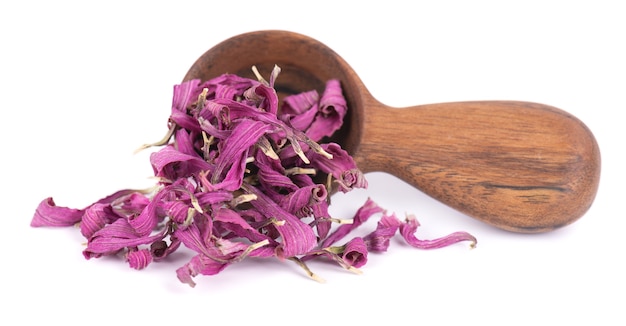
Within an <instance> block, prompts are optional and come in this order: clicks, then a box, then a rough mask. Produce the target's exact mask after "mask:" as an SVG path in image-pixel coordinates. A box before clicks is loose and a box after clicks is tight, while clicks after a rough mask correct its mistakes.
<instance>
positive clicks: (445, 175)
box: [184, 30, 600, 233]
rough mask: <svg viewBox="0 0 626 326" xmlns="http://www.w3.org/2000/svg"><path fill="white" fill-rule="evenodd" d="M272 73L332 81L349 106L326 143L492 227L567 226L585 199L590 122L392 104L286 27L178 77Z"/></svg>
mask: <svg viewBox="0 0 626 326" xmlns="http://www.w3.org/2000/svg"><path fill="white" fill-rule="evenodd" d="M253 65H255V66H256V67H257V68H258V69H259V71H261V74H262V75H264V76H269V73H270V72H271V70H272V68H273V67H274V65H278V66H279V67H280V68H281V69H282V72H281V73H280V75H279V77H278V78H277V81H276V85H275V88H276V90H277V91H278V92H279V96H282V95H285V94H293V93H297V92H302V91H306V90H311V89H317V90H318V91H320V92H321V91H322V90H323V89H324V86H325V83H326V81H327V80H329V79H332V78H337V79H339V80H340V81H341V83H342V87H343V91H344V95H345V97H346V100H347V103H348V108H349V109H348V110H349V111H348V112H349V114H348V115H347V117H346V120H345V122H344V127H342V129H341V130H340V131H339V132H338V133H337V136H336V139H335V141H337V142H338V143H339V144H340V145H341V146H342V147H343V148H345V149H346V150H347V151H348V152H349V153H350V154H351V155H352V156H353V157H354V158H355V160H356V162H357V164H358V166H359V168H360V169H361V170H362V171H363V172H371V171H382V172H387V173H389V174H392V175H394V176H396V177H398V178H400V179H402V180H404V181H406V182H407V183H409V184H411V185H413V186H415V187H417V188H418V189H419V190H421V191H423V192H424V193H425V194H427V195H429V196H431V197H433V198H435V199H436V200H438V201H440V202H442V203H444V204H446V205H448V206H450V207H452V208H454V209H456V210H458V211H460V212H462V213H464V214H466V215H468V216H471V217H474V218H476V219H478V220H481V221H484V222H486V223H488V224H490V225H493V226H496V227H498V228H501V229H504V230H509V231H514V232H520V233H539V232H545V231H550V230H554V229H556V228H559V227H562V226H565V225H568V224H570V223H572V222H574V221H575V220H577V219H578V218H580V217H581V216H582V215H583V214H584V213H585V212H586V211H587V210H588V209H589V207H590V206H591V204H592V202H593V200H594V198H595V195H596V192H597V188H598V183H599V178H600V151H599V148H598V145H597V143H596V140H595V138H594V136H593V135H592V133H591V132H590V130H589V129H588V128H587V127H586V126H585V125H584V124H583V123H582V122H581V121H579V120H578V119H577V118H576V117H574V116H572V115H571V114H568V113H567V112H564V111H562V110H560V109H557V108H554V107H551V106H547V105H543V104H537V103H529V102H519V101H478V102H457V103H440V104H428V105H418V106H414V107H409V108H392V107H389V106H386V105H384V104H382V103H380V102H378V101H377V100H376V99H375V98H374V97H373V96H372V95H371V94H370V93H369V92H368V90H367V89H366V87H365V86H364V84H363V82H362V81H361V80H360V78H359V77H358V75H357V74H356V73H355V72H354V71H353V70H352V68H351V67H350V66H349V65H348V64H347V63H346V62H345V61H344V60H343V59H342V58H341V57H340V56H339V55H338V54H337V53H335V52H334V51H333V50H331V49H330V48H328V47H327V46H325V45H324V44H321V43H320V42H318V41H316V40H314V39H312V38H310V37H307V36H304V35H300V34H297V33H293V32H287V31H278V30H269V31H257V32H250V33H245V34H241V35H238V36H235V37H232V38H230V39H227V40H225V41H223V42H222V43H220V44H217V45H216V46H215V47H213V48H211V49H210V50H208V51H207V52H206V53H204V54H203V55H202V56H201V57H200V58H199V59H198V60H197V61H196V62H195V63H194V64H193V65H192V66H191V68H190V69H189V71H188V72H187V74H186V76H185V77H184V80H190V79H196V78H198V79H201V80H207V79H210V78H212V77H216V76H219V75H221V74H224V73H234V74H238V75H241V76H246V77H249V78H255V77H254V75H253V73H252V70H251V68H252V66H253Z"/></svg>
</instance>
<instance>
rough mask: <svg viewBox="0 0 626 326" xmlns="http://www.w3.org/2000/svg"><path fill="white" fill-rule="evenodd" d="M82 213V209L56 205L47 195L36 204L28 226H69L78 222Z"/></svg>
mask: <svg viewBox="0 0 626 326" xmlns="http://www.w3.org/2000/svg"><path fill="white" fill-rule="evenodd" d="M83 214H84V210H82V209H75V208H68V207H62V206H57V205H56V204H55V203H54V200H53V199H52V197H48V198H46V199H44V200H42V201H41V202H40V203H39V206H37V209H36V210H35V215H34V216H33V219H32V220H31V222H30V226H32V227H40V226H56V227H61V226H71V225H74V224H76V223H78V222H80V220H81V218H82V217H83Z"/></svg>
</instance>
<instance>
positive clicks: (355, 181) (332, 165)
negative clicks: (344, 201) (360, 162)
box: [307, 143, 367, 192]
mask: <svg viewBox="0 0 626 326" xmlns="http://www.w3.org/2000/svg"><path fill="white" fill-rule="evenodd" d="M321 147H322V148H323V149H324V150H325V151H326V152H327V153H329V154H331V155H332V158H328V157H326V156H324V155H321V154H319V153H317V152H315V151H312V150H311V151H309V152H308V153H307V156H308V157H310V158H311V165H312V166H313V167H314V168H316V169H318V170H320V171H322V172H324V173H328V174H330V175H332V176H333V178H334V180H335V182H336V184H337V185H338V186H339V190H340V191H342V192H348V191H350V190H352V189H354V188H367V180H366V179H365V175H364V174H363V172H361V170H359V169H358V168H357V166H356V163H355V162H354V159H353V158H352V156H350V154H348V152H347V151H345V150H344V149H342V148H341V146H339V145H338V144H335V143H328V144H323V145H321Z"/></svg>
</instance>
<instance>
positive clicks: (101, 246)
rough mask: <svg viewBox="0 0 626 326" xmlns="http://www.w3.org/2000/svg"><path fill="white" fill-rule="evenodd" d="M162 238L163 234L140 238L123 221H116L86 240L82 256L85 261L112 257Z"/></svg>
mask: <svg viewBox="0 0 626 326" xmlns="http://www.w3.org/2000/svg"><path fill="white" fill-rule="evenodd" d="M162 238H163V234H155V235H153V236H144V237H142V236H140V235H138V234H137V233H136V232H135V229H134V228H133V227H132V226H130V224H128V222H127V221H126V220H125V219H117V220H116V221H115V222H113V223H111V224H108V225H106V226H105V227H104V228H102V229H100V230H98V231H97V232H96V233H94V235H93V236H92V237H91V238H90V239H89V240H88V242H87V248H86V249H85V250H83V255H84V256H85V258H87V259H90V258H98V257H100V256H103V255H112V254H115V253H117V252H119V251H120V250H122V249H124V248H128V247H137V246H139V245H144V244H150V243H153V242H154V241H157V240H160V239H162Z"/></svg>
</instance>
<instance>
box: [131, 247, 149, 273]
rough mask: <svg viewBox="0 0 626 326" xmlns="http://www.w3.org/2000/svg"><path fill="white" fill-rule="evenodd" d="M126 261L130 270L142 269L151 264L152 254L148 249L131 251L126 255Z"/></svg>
mask: <svg viewBox="0 0 626 326" xmlns="http://www.w3.org/2000/svg"><path fill="white" fill-rule="evenodd" d="M126 261H127V262H128V265H129V266H130V267H131V268H134V269H137V270H140V269H144V268H146V267H147V266H148V265H149V264H150V263H151V262H152V253H151V252H150V250H148V249H141V250H132V251H129V252H128V253H126Z"/></svg>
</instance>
